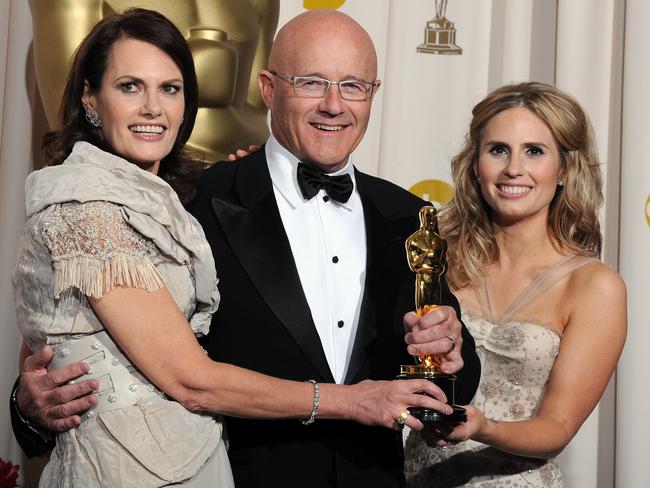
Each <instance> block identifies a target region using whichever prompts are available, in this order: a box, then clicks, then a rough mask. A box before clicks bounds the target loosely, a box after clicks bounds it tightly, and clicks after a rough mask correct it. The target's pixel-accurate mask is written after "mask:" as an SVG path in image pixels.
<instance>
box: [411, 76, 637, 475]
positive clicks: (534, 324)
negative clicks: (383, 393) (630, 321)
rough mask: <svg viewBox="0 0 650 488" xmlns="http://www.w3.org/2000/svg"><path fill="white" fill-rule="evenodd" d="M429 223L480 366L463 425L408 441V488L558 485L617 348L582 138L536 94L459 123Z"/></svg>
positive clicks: (619, 287)
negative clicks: (559, 458)
mask: <svg viewBox="0 0 650 488" xmlns="http://www.w3.org/2000/svg"><path fill="white" fill-rule="evenodd" d="M473 115H474V117H473V119H472V122H471V125H470V131H469V134H468V137H467V138H466V143H465V145H464V147H463V148H462V150H461V152H460V153H459V154H458V155H457V156H456V157H455V158H454V159H453V161H452V173H453V177H454V182H455V184H456V194H455V195H454V198H453V200H452V202H450V204H449V205H448V206H447V207H446V208H445V209H444V210H443V212H442V214H441V225H440V229H441V234H442V235H443V237H445V239H447V242H448V248H449V254H448V256H449V266H450V271H449V274H448V277H447V279H448V281H449V282H450V284H451V286H452V288H453V289H454V293H455V294H456V296H457V297H458V299H459V301H460V303H461V308H462V311H463V312H462V319H463V321H464V323H465V325H466V326H467V328H468V329H469V331H470V332H471V334H472V335H473V337H474V339H475V341H476V348H477V353H478V355H479V358H480V360H481V379H480V383H479V388H478V390H477V393H476V395H475V397H474V399H473V400H472V402H471V405H470V406H468V407H467V413H468V421H467V422H466V423H464V424H461V425H459V426H457V427H455V428H449V429H439V430H438V431H437V432H428V433H425V434H422V433H419V432H415V433H411V434H410V436H409V437H408V439H407V441H406V447H405V458H406V468H405V472H406V480H407V486H409V487H411V488H421V487H429V486H431V487H436V488H450V487H460V486H468V487H476V488H479V487H480V488H497V487H499V488H500V487H503V488H506V487H507V488H519V487H528V488H530V487H536V488H537V487H539V488H541V487H551V488H560V487H564V486H566V483H565V480H564V478H563V475H562V472H561V470H560V468H559V467H558V465H557V463H556V462H555V456H556V455H557V454H558V453H559V452H560V451H561V450H562V449H563V448H564V446H565V445H566V444H567V443H568V442H569V441H570V440H571V438H572V437H573V436H574V434H575V433H576V432H577V430H578V429H579V427H580V425H581V424H582V422H584V420H585V419H586V418H587V416H588V415H589V413H590V412H591V411H592V409H593V408H594V407H595V405H596V403H597V402H598V400H599V399H600V396H601V395H602V392H603V390H604V389H605V386H606V385H607V382H608V380H609V378H610V376H611V374H612V372H613V370H614V368H615V366H616V362H617V360H618V357H619V355H620V353H621V350H622V347H623V344H624V341H625V335H626V298H625V285H624V284H623V282H622V280H621V278H620V277H619V276H618V275H617V274H616V273H615V272H614V271H613V270H611V269H610V268H608V267H607V266H605V265H604V264H602V263H601V262H600V261H598V259H597V257H598V256H599V254H600V249H601V236H600V233H599V228H598V220H597V209H598V206H599V205H600V203H601V199H602V197H601V182H600V175H599V168H598V159H597V154H596V151H595V146H594V143H593V135H592V131H591V127H590V125H589V122H588V120H587V118H586V115H585V114H584V112H583V111H582V109H581V108H580V107H579V105H578V104H577V103H576V102H575V101H574V100H573V99H572V98H571V97H569V96H568V95H567V94H565V93H563V92H561V91H560V90H557V89H556V88H554V87H552V86H549V85H545V84H542V83H534V82H531V83H521V84H518V85H508V86H504V87H502V88H499V89H497V90H495V91H494V92H493V93H491V94H489V95H488V96H487V97H486V98H485V99H484V100H483V101H481V102H480V103H479V104H478V105H477V106H476V107H475V108H474V111H473Z"/></svg>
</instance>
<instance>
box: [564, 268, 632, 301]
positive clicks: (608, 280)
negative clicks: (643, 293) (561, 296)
mask: <svg viewBox="0 0 650 488" xmlns="http://www.w3.org/2000/svg"><path fill="white" fill-rule="evenodd" d="M568 285H569V286H568V287H567V289H568V290H569V293H570V294H573V295H574V296H576V298H577V297H579V296H581V295H588V296H594V297H598V298H599V299H603V298H605V297H606V296H608V295H615V296H621V295H622V296H625V293H626V290H625V282H624V281H623V278H621V276H620V275H619V274H618V273H617V272H616V271H614V270H613V269H612V268H610V267H609V266H607V265H606V264H604V263H602V262H600V261H592V262H590V263H588V264H585V265H584V266H582V267H580V268H578V269H577V270H576V271H575V272H574V273H572V274H571V276H570V278H569V283H568Z"/></svg>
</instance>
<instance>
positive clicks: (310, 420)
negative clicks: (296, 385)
mask: <svg viewBox="0 0 650 488" xmlns="http://www.w3.org/2000/svg"><path fill="white" fill-rule="evenodd" d="M306 383H311V384H312V385H314V404H313V406H312V408H311V415H310V416H309V418H308V419H307V420H301V421H300V423H301V424H302V425H310V424H313V423H314V420H316V415H318V404H319V403H320V391H319V389H318V383H316V381H315V380H307V381H306Z"/></svg>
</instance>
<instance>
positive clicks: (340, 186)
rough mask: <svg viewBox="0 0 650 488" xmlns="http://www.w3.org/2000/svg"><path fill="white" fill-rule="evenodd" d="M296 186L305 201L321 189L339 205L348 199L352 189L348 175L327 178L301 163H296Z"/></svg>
mask: <svg viewBox="0 0 650 488" xmlns="http://www.w3.org/2000/svg"><path fill="white" fill-rule="evenodd" d="M298 186H299V187H300V191H301V192H302V196H303V197H305V198H306V199H307V200H311V199H312V198H314V196H315V195H316V194H317V193H318V191H319V190H320V189H321V188H322V189H323V190H325V193H327V194H328V195H329V197H330V198H332V199H334V200H336V201H337V202H340V203H345V202H347V201H348V200H349V199H350V195H352V188H353V184H352V178H350V175H349V174H347V173H346V174H344V175H338V176H328V175H326V174H324V173H321V172H320V171H318V170H317V169H314V168H312V167H311V166H307V165H306V164H303V163H298Z"/></svg>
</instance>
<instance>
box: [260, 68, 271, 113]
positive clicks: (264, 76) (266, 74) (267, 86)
mask: <svg viewBox="0 0 650 488" xmlns="http://www.w3.org/2000/svg"><path fill="white" fill-rule="evenodd" d="M257 85H258V86H259V87H260V93H261V95H262V100H264V104H265V105H266V108H268V109H269V110H271V107H272V106H273V90H274V89H275V79H274V76H273V75H272V74H271V72H270V71H267V70H265V69H263V70H260V72H259V74H258V75H257Z"/></svg>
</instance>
